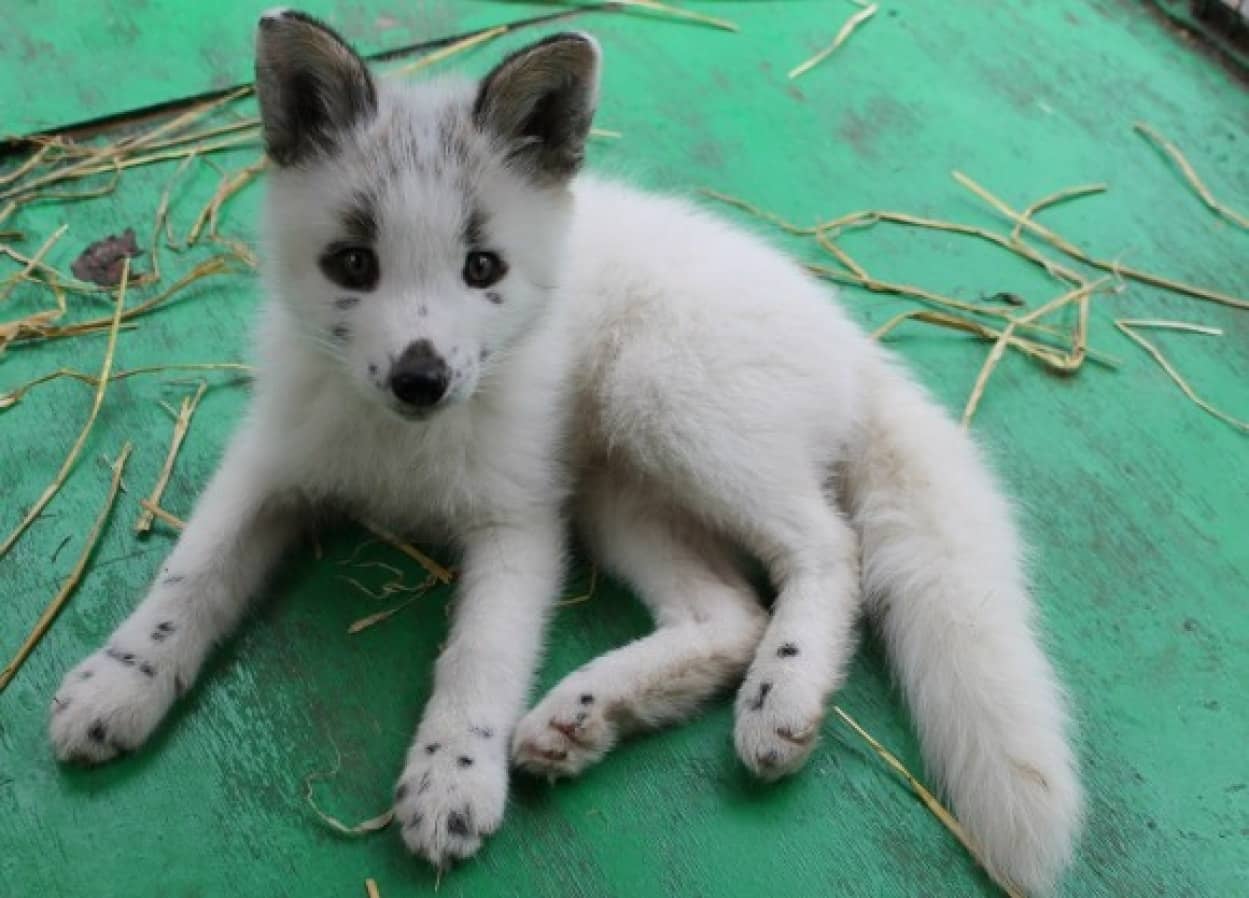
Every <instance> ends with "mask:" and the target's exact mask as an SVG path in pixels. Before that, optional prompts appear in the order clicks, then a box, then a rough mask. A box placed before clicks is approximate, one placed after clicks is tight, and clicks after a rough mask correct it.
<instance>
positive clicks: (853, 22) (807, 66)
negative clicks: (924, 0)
mask: <svg viewBox="0 0 1249 898" xmlns="http://www.w3.org/2000/svg"><path fill="white" fill-rule="evenodd" d="M858 5H859V6H860V7H861V9H860V10H859V11H858V12H856V13H855V14H854V15H852V16H850V18H848V19H846V21H845V24H843V25H842V26H841V29H840V30H839V31H838V32H837V36H836V37H834V38H833V42H832V43H831V44H829V45H828V46H827V47H825V48H824V49H823V50H821V51H820V52H819V53H816V54H815V55H814V56H812V57H811V58H810V59H808V60H807V61H806V62H804V63H800V64H799V65H796V66H794V68H793V69H791V70H790V72H789V78H790V80H791V81H792V80H793V79H794V78H797V77H799V76H800V75H804V74H806V73H807V72H809V71H811V69H813V68H815V67H816V66H817V65H819V64H820V63H821V62H823V61H824V60H825V59H828V57H830V56H832V55H833V53H834V52H836V50H837V48H838V47H840V46H841V45H842V44H844V43H845V42H846V41H847V40H849V39H850V35H852V34H854V31H855V29H856V28H858V27H859V26H860V25H862V24H863V23H864V22H866V21H867V20H868V19H870V18H871V17H872V16H874V15H876V11H877V10H878V9H879V8H880V7H879V6H878V5H877V4H875V3H873V4H871V5H869V6H864V5H863V4H862V3H859V4H858Z"/></svg>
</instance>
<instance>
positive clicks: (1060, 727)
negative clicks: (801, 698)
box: [846, 362, 1082, 894]
mask: <svg viewBox="0 0 1249 898" xmlns="http://www.w3.org/2000/svg"><path fill="white" fill-rule="evenodd" d="M869 382H870V388H869V391H868V392H869V393H870V396H869V398H868V405H867V408H866V410H865V414H864V418H863V428H862V431H861V433H860V437H859V439H858V440H856V444H857V445H856V446H855V447H853V451H852V455H851V459H850V466H849V471H848V472H847V473H848V476H847V477H846V481H847V483H846V486H847V498H848V500H849V510H850V514H851V516H852V518H853V520H854V522H855V524H856V526H857V527H858V529H859V531H860V534H861V540H862V548H863V582H864V591H865V595H866V597H867V602H868V609H869V614H870V615H871V617H873V618H874V620H875V622H876V624H877V626H878V628H879V630H880V633H881V634H882V636H883V638H884V641H885V644H886V646H887V650H888V653H889V657H890V660H891V662H892V664H893V666H894V668H895V672H896V675H897V677H898V679H899V680H900V682H901V685H902V689H903V691H904V693H905V695H906V698H907V701H908V703H909V705H910V707H911V712H912V715H913V717H914V719H915V721H916V724H917V726H918V728H919V735H920V742H921V745H922V748H923V754H924V758H925V761H926V763H927V766H928V770H929V773H930V775H931V776H933V777H934V778H935V780H936V782H937V784H938V785H939V786H940V788H941V789H942V791H943V793H944V794H945V796H946V797H947V799H948V800H949V801H950V803H951V805H952V810H953V811H954V813H955V815H956V816H957V817H958V818H959V820H960V821H961V822H962V824H963V825H964V827H965V828H966V829H967V831H968V832H969V834H970V835H971V837H972V839H973V840H975V842H976V843H977V845H978V846H979V847H980V848H981V850H982V853H983V855H984V858H985V860H986V861H987V863H988V865H989V867H990V871H989V872H990V873H991V874H993V875H994V876H996V877H998V878H999V879H1003V880H1007V881H1009V882H1011V883H1014V884H1015V885H1017V886H1019V887H1022V888H1023V889H1025V890H1027V891H1029V892H1031V893H1034V894H1041V893H1045V892H1048V891H1050V890H1051V889H1052V888H1053V885H1054V882H1055V880H1056V878H1057V876H1058V874H1059V873H1060V872H1062V870H1063V868H1064V867H1065V866H1066V865H1067V864H1068V862H1069V861H1070V858H1071V854H1072V849H1073V843H1074V841H1075V837H1076V833H1077V830H1078V829H1079V824H1080V815H1081V803H1082V799H1081V791H1080V784H1079V781H1078V778H1077V772H1076V763H1075V759H1074V757H1073V755H1072V751H1071V748H1070V746H1069V744H1068V741H1067V740H1068V735H1067V730H1068V721H1067V715H1066V712H1065V709H1064V700H1063V695H1062V690H1061V688H1060V687H1059V685H1058V683H1057V681H1056V679H1055V676H1054V672H1053V669H1052V668H1051V667H1050V664H1049V662H1048V661H1047V659H1046V657H1045V655H1044V653H1043V652H1042V650H1041V648H1040V646H1039V645H1038V642H1037V636H1036V633H1035V631H1034V629H1033V622H1032V616H1033V615H1032V609H1031V604H1030V600H1029V598H1028V592H1027V588H1026V585H1025V582H1024V575H1023V571H1022V559H1021V557H1020V555H1021V552H1020V548H1019V545H1018V541H1017V537H1016V535H1015V530H1014V526H1013V524H1012V521H1011V514H1010V509H1009V507H1008V505H1007V502H1006V501H1005V499H1004V498H1003V497H1002V495H1001V493H1000V492H999V491H998V489H997V487H996V485H995V483H994V480H993V478H992V476H991V475H990V473H989V471H988V469H987V468H986V466H985V465H984V463H983V462H982V460H981V458H980V454H979V452H978V451H977V449H976V446H975V445H974V444H973V442H972V441H971V439H970V438H969V437H968V436H967V435H966V434H965V433H964V432H963V431H962V430H961V429H960V428H959V427H958V426H957V425H956V424H954V422H953V421H951V420H950V418H949V417H948V416H947V415H946V414H945V413H944V412H943V411H942V410H941V409H939V408H938V407H937V406H936V405H935V404H934V403H933V401H932V400H931V399H929V398H928V397H927V396H926V395H925V394H924V392H923V391H922V390H921V389H920V388H919V387H917V386H915V385H914V384H913V383H911V382H910V381H908V380H907V379H906V377H905V376H904V375H903V374H901V373H899V372H896V371H894V370H892V369H891V368H890V367H889V366H888V364H887V363H883V362H882V363H881V366H880V369H879V370H877V371H875V372H872V373H871V375H870V377H869Z"/></svg>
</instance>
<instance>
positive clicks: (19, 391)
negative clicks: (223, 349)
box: [0, 362, 255, 411]
mask: <svg viewBox="0 0 1249 898" xmlns="http://www.w3.org/2000/svg"><path fill="white" fill-rule="evenodd" d="M254 370H255V369H254V368H252V366H251V365H244V364H243V363H242V362H202V363H200V362H187V363H185V364H180V363H173V364H169V365H146V366H144V367H142V368H129V369H127V370H125V371H117V372H114V373H113V374H110V375H109V378H108V379H109V380H110V381H117V380H125V379H126V378H128V377H135V376H136V375H140V374H158V373H161V372H165V371H238V372H241V373H243V374H251V373H252V371H254ZM62 377H65V378H69V379H71V380H77V381H81V382H82V383H85V384H90V385H91V386H96V385H98V384H99V382H100V378H99V377H97V376H96V375H94V374H87V373H86V372H84V371H75V370H73V369H72V368H58V369H56V370H55V371H50V372H48V373H47V374H42V375H40V376H39V377H36V378H34V379H33V380H28V381H27V382H26V383H24V384H22V385H21V386H19V387H14V388H13V389H12V390H10V391H9V392H7V393H0V411H3V410H4V409H7V408H12V407H13V406H15V405H17V403H19V402H21V401H22V399H23V397H25V395H26V394H27V393H28V392H30V391H31V390H32V389H33V388H35V387H37V386H40V385H41V384H46V383H49V382H50V381H53V380H59V379H60V378H62Z"/></svg>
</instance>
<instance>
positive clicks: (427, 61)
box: [386, 25, 512, 78]
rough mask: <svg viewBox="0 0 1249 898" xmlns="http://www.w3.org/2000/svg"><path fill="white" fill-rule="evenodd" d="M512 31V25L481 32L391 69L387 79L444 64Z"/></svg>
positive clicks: (499, 26)
mask: <svg viewBox="0 0 1249 898" xmlns="http://www.w3.org/2000/svg"><path fill="white" fill-rule="evenodd" d="M511 30H512V26H510V25H498V26H496V27H494V28H490V29H488V30H486V31H479V32H477V34H472V35H469V36H468V37H466V38H464V39H463V40H458V41H455V42H454V43H451V44H447V46H445V47H440V48H439V49H437V50H434V51H433V52H431V53H427V54H426V55H424V56H422V57H421V58H420V59H416V60H413V61H412V62H409V63H406V64H404V65H401V66H399V67H398V68H396V69H391V70H389V71H388V72H386V77H388V78H402V77H403V76H405V75H410V74H412V73H413V72H418V71H420V70H421V69H424V68H428V67H429V66H431V65H434V64H435V63H439V62H442V61H443V60H444V59H449V58H451V57H452V56H455V55H456V54H457V53H463V52H464V51H465V50H469V49H471V48H473V47H476V46H477V45H478V44H484V43H486V42H487V41H492V40H494V39H495V38H496V37H500V36H502V35H504V34H507V33H508V32H509V31H511Z"/></svg>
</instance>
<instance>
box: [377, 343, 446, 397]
mask: <svg viewBox="0 0 1249 898" xmlns="http://www.w3.org/2000/svg"><path fill="white" fill-rule="evenodd" d="M450 383H451V371H450V369H448V368H447V363H446V362H444V361H443V359H442V356H440V355H439V354H438V353H437V352H436V351H435V350H434V347H433V346H432V345H431V344H430V342H429V341H428V340H418V341H417V342H415V343H413V344H412V345H411V346H409V347H408V348H407V349H405V350H404V351H403V355H401V356H399V358H398V360H397V361H396V362H395V364H394V365H393V366H391V369H390V391H391V392H392V393H394V394H395V396H396V397H397V398H398V399H399V401H400V402H402V403H404V404H405V405H410V406H412V407H413V408H429V407H430V406H431V405H435V404H437V402H438V400H440V399H442V397H443V396H445V395H446V393H447V387H448V386H449V385H450Z"/></svg>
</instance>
